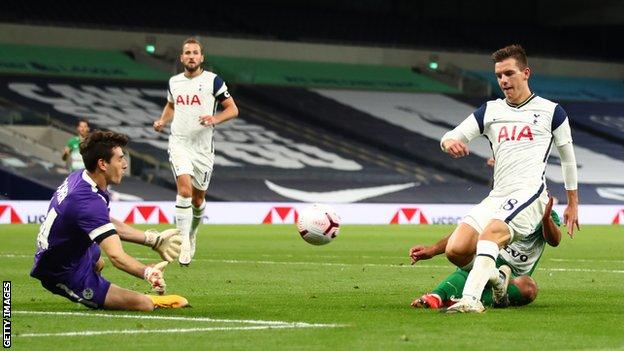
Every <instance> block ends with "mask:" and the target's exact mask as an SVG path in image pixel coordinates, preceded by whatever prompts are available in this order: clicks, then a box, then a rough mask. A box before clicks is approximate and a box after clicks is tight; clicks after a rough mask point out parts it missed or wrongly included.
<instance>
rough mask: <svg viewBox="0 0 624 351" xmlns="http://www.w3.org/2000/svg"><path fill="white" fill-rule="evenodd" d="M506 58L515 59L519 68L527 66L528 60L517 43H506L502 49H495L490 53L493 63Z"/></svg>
mask: <svg viewBox="0 0 624 351" xmlns="http://www.w3.org/2000/svg"><path fill="white" fill-rule="evenodd" d="M508 58H514V59H516V63H518V67H520V69H525V68H527V67H528V66H529V60H528V59H527V55H526V52H525V51H524V48H523V47H522V46H520V45H519V44H513V45H507V46H505V47H504V48H502V49H499V50H496V51H495V52H494V53H493V54H492V60H493V61H494V63H497V62H501V61H503V60H506V59H508Z"/></svg>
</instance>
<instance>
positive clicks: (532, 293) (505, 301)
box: [409, 197, 561, 309]
mask: <svg viewBox="0 0 624 351" xmlns="http://www.w3.org/2000/svg"><path fill="white" fill-rule="evenodd" d="M552 205H553V199H552V197H551V198H550V200H549V202H548V205H547V206H546V212H545V213H546V214H545V215H544V217H543V218H542V223H541V224H540V226H539V227H538V228H537V229H536V230H535V232H533V234H531V235H529V236H528V237H524V238H523V239H522V240H519V241H514V242H513V243H511V244H509V245H508V246H506V247H505V248H503V249H502V250H500V252H499V256H498V258H497V260H496V266H497V267H498V268H499V269H500V270H501V271H503V272H504V273H505V275H506V277H505V278H506V279H509V278H511V277H513V279H511V280H510V281H509V285H508V286H507V287H506V289H505V292H504V293H503V294H498V295H499V296H501V297H500V299H499V300H498V301H496V300H495V298H494V297H495V296H496V294H493V291H492V289H485V290H484V291H483V294H482V295H481V302H482V303H483V304H484V305H485V306H494V307H500V308H502V307H507V306H508V305H511V306H522V305H526V304H529V303H531V302H532V301H533V300H535V298H536V297H537V292H538V288H537V283H535V280H533V278H531V275H532V274H533V272H534V271H535V268H537V263H538V261H539V259H540V257H541V256H542V253H543V252H544V248H545V246H546V244H548V245H550V246H553V247H556V246H558V245H559V242H560V241H561V231H560V230H559V224H560V221H559V216H558V215H557V213H556V212H555V211H552ZM449 237H450V235H448V236H446V237H444V238H443V239H442V240H440V241H438V242H437V243H435V244H434V245H432V246H422V245H418V246H414V247H412V248H411V249H410V253H409V254H410V258H411V260H412V264H414V263H416V262H418V261H421V260H428V259H430V258H432V257H434V256H437V255H440V254H442V253H444V250H445V248H446V243H447V241H448V238H449ZM473 254H474V252H473ZM467 277H468V272H466V271H464V270H462V269H457V270H456V271H455V272H453V273H452V274H451V275H449V276H448V277H446V278H445V279H444V280H443V281H442V282H441V283H440V284H438V286H437V287H436V288H435V289H433V291H431V292H430V293H427V294H424V295H422V296H421V297H420V298H418V299H416V300H414V301H413V302H412V307H415V308H419V307H424V308H432V309H436V308H440V307H449V306H452V305H453V304H454V303H455V302H456V301H457V300H458V299H459V298H461V296H462V289H463V288H464V285H465V284H466V279H467ZM501 288H504V285H503V286H502V287H501Z"/></svg>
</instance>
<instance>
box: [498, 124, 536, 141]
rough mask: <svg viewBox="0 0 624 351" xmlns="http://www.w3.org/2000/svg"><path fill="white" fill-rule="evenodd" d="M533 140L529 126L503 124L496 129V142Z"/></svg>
mask: <svg viewBox="0 0 624 351" xmlns="http://www.w3.org/2000/svg"><path fill="white" fill-rule="evenodd" d="M523 138H524V139H528V140H533V132H531V127H530V126H524V127H522V128H519V126H513V127H512V126H509V127H508V126H503V127H502V128H501V129H499V131H498V142H499V143H500V142H501V140H507V141H508V140H515V141H520V140H522V139H523Z"/></svg>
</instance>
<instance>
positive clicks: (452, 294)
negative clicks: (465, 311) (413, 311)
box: [412, 269, 468, 309]
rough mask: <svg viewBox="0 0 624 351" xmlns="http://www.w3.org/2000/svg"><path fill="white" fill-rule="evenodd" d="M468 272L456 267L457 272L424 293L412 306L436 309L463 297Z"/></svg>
mask: <svg viewBox="0 0 624 351" xmlns="http://www.w3.org/2000/svg"><path fill="white" fill-rule="evenodd" d="M467 277H468V272H466V271H464V270H462V269H456V270H455V272H453V273H451V274H450V275H449V276H447V277H446V278H445V279H444V280H442V282H440V284H438V286H436V287H435V289H433V290H432V291H431V292H430V293H427V294H424V295H422V296H421V297H419V298H418V299H416V300H414V301H413V302H412V307H415V308H419V307H425V308H431V309H436V308H440V307H442V306H444V305H447V306H448V305H449V304H450V302H451V300H452V299H455V298H459V297H461V293H462V290H463V289H464V284H465V283H466V278H467Z"/></svg>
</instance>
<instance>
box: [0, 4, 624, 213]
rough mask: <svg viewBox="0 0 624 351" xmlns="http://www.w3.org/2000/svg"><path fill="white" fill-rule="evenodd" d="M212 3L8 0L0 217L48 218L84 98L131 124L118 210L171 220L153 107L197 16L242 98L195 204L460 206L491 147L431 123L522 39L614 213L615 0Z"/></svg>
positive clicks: (108, 120) (472, 99)
mask: <svg viewBox="0 0 624 351" xmlns="http://www.w3.org/2000/svg"><path fill="white" fill-rule="evenodd" d="M214 5H215V6H203V5H202V8H201V9H192V8H184V7H182V8H180V9H177V10H172V9H169V8H161V7H154V6H150V7H144V6H143V5H142V4H139V3H136V4H114V5H113V4H86V3H83V4H69V3H61V4H54V6H52V5H41V4H38V5H33V4H28V3H10V4H6V6H5V9H4V10H3V11H2V13H1V14H0V21H1V22H0V76H1V77H2V79H1V82H2V84H1V85H0V121H1V123H2V124H3V128H2V129H0V135H1V138H0V150H1V152H2V154H1V155H2V156H1V159H0V161H1V163H0V193H1V194H2V195H0V196H1V197H2V199H3V201H2V202H1V203H0V221H1V222H3V223H33V222H38V221H40V220H41V218H42V215H43V214H44V213H45V211H44V210H43V211H40V210H37V209H38V208H44V207H45V202H46V201H47V200H48V199H49V197H50V195H51V193H52V192H53V191H54V189H55V188H56V186H57V185H58V184H59V183H60V182H61V181H62V179H63V178H64V177H65V176H66V171H65V170H64V164H63V162H62V161H61V157H60V154H61V151H62V147H63V144H64V143H65V141H66V140H67V138H68V137H69V136H70V135H71V134H73V133H74V125H75V123H76V121H77V119H78V118H87V119H88V120H89V121H90V123H91V126H92V128H107V129H112V130H116V131H122V132H125V133H127V134H129V135H130V136H131V137H132V143H131V145H130V148H129V149H130V156H131V176H130V177H127V178H126V179H125V180H124V182H123V183H122V185H121V186H119V187H116V188H115V189H114V190H115V192H116V194H117V198H118V199H119V200H120V201H131V202H130V203H127V204H124V205H120V207H123V208H128V210H127V211H125V212H123V213H121V214H120V216H122V217H124V218H135V220H133V221H134V222H135V223H140V222H147V223H170V222H171V218H172V206H169V205H168V204H167V203H166V202H162V201H170V200H172V199H173V198H174V194H175V184H174V183H173V177H172V175H171V172H170V170H169V166H168V163H167V155H166V134H165V135H157V134H156V133H154V132H153V131H152V130H151V123H152V122H153V120H154V119H156V118H157V117H158V116H159V114H160V111H161V109H162V106H163V105H164V101H165V100H164V96H165V89H166V81H167V79H168V77H169V76H171V75H172V74H174V73H177V72H179V70H180V67H179V66H178V65H177V64H176V62H177V56H178V55H179V46H180V43H181V41H182V40H183V39H185V38H187V37H189V36H197V37H199V38H200V39H201V41H202V42H203V44H204V47H205V55H206V61H205V64H204V66H205V67H206V68H208V69H211V70H214V71H215V72H216V73H218V74H219V75H221V76H222V77H223V78H224V79H225V81H226V82H227V83H228V86H229V87H230V91H231V92H232V94H233V96H234V97H235V99H236V101H237V103H238V105H239V108H240V110H241V114H240V116H239V118H238V119H237V120H235V121H234V122H233V123H227V124H224V125H222V126H219V128H218V131H217V135H216V143H217V147H216V150H217V161H216V166H215V172H214V175H213V180H212V183H211V186H210V189H209V191H208V201H210V202H213V203H214V204H215V206H214V207H215V210H214V211H213V212H212V214H209V216H208V217H207V218H206V219H205V221H206V223H230V221H229V220H226V219H224V220H221V219H220V218H222V215H225V214H228V213H229V210H227V208H228V207H227V206H229V205H231V206H240V207H237V208H240V210H239V213H237V215H238V217H239V222H240V223H267V222H268V223H292V222H293V220H294V218H295V217H296V213H297V209H298V208H299V206H301V204H302V203H305V202H328V203H342V205H339V206H343V210H342V211H343V213H342V216H343V218H344V219H345V221H346V222H347V223H360V222H359V221H358V220H357V219H355V218H354V215H355V214H359V215H362V214H364V217H365V218H370V223H419V224H424V223H455V222H456V221H457V220H458V219H459V218H461V215H462V213H463V211H464V210H465V208H468V206H469V205H470V204H473V203H475V202H477V201H480V200H481V199H482V198H483V197H484V196H485V195H486V194H487V192H488V189H489V181H490V178H491V169H489V168H488V167H486V166H485V160H486V158H487V157H488V156H489V152H490V150H489V146H488V145H487V143H486V142H485V140H481V141H480V142H477V143H475V145H473V146H472V151H473V152H472V153H471V155H470V156H469V157H466V158H465V159H462V160H455V161H451V160H450V159H449V158H448V157H446V155H444V154H443V153H441V152H440V151H439V146H438V140H439V137H440V136H441V135H442V134H443V133H444V131H446V130H448V129H449V128H451V127H452V126H454V125H456V124H457V123H458V122H459V121H461V120H462V119H463V118H465V116H467V115H468V114H470V113H471V112H472V111H473V110H474V109H475V108H476V107H478V106H479V105H480V104H481V103H483V102H484V101H486V100H488V99H491V98H492V97H497V96H499V95H500V91H499V89H498V87H497V86H496V81H495V79H494V76H493V74H492V64H491V61H490V59H489V54H490V53H491V52H492V51H493V50H495V49H497V48H499V47H502V46H504V45H507V44H510V43H521V44H522V45H523V46H524V47H525V48H526V50H527V52H528V54H529V60H530V65H531V67H532V69H533V75H532V78H531V81H530V84H531V87H532V89H533V90H534V91H535V92H536V93H537V94H538V95H541V96H543V97H546V98H549V99H552V100H554V101H558V102H561V104H562V105H563V106H564V108H565V109H566V110H567V112H568V113H569V115H570V118H571V122H572V127H573V137H574V139H575V147H576V152H577V160H578V163H579V182H580V186H579V192H580V199H581V203H582V205H583V206H584V207H582V208H581V222H582V223H600V224H608V223H622V222H623V220H622V216H623V214H622V213H623V212H622V211H624V207H623V204H624V180H623V179H622V177H621V174H622V173H624V115H623V114H622V111H623V109H622V107H624V81H623V79H624V64H622V63H620V62H621V61H622V59H623V58H624V51H623V49H622V47H621V45H618V44H617V40H614V38H618V37H620V36H621V34H622V32H623V24H624V11H623V10H624V5H622V3H621V2H619V1H597V2H592V3H591V4H589V3H586V2H583V1H571V2H570V1H566V2H561V1H537V0H534V1H527V2H524V3H523V6H522V8H521V9H514V10H510V8H509V7H506V6H504V5H503V4H501V3H499V2H496V1H484V2H480V3H479V5H478V6H475V5H474V4H471V3H469V2H464V1H442V2H435V3H429V2H412V1H400V0H395V1H380V0H369V1H363V2H352V1H315V2H301V3H298V2H297V3H293V2H288V1H259V2H258V1H229V2H227V3H223V4H221V3H219V4H214ZM204 7H205V9H204ZM581 43H582V44H581ZM558 162H559V161H558V157H557V154H556V152H553V153H552V155H551V157H550V158H549V160H548V163H549V165H548V168H547V177H548V182H549V187H550V189H551V191H552V193H553V194H554V195H555V196H556V197H557V198H558V199H559V200H560V201H565V193H564V192H563V186H562V176H561V171H560V166H559V163H558ZM21 200H40V201H43V202H32V203H27V202H16V201H21ZM132 201H135V202H132ZM150 201H160V202H159V203H151V202H150ZM222 202H228V203H229V205H219V204H220V203H222ZM367 204H376V205H389V206H390V207H389V208H388V209H386V210H383V211H380V210H377V207H374V206H368V205H367ZM585 205H592V206H591V207H588V206H585ZM439 206H442V207H439ZM24 208H27V209H28V210H24ZM558 208H559V209H560V208H561V207H558ZM133 213H138V215H136V216H135V215H133ZM252 213H253V214H252ZM211 216H212V217H211ZM267 218H270V220H268V221H267ZM395 219H396V220H395ZM129 221H130V220H129ZM130 222H132V221H130Z"/></svg>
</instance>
